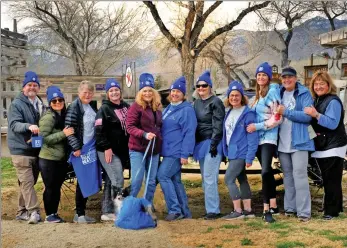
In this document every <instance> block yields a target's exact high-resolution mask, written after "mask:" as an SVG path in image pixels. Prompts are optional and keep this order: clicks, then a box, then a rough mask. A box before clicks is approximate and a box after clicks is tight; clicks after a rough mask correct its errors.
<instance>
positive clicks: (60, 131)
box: [39, 86, 74, 223]
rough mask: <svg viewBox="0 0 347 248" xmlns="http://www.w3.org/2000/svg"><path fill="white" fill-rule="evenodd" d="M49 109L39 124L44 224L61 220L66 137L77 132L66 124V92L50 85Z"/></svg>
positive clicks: (65, 170)
mask: <svg viewBox="0 0 347 248" xmlns="http://www.w3.org/2000/svg"><path fill="white" fill-rule="evenodd" d="M46 94H47V101H48V104H49V109H48V110H47V112H46V113H45V114H44V115H43V116H42V117H41V119H40V122H39V126H40V134H41V135H42V137H43V146H42V147H41V150H40V154H39V167H40V171H41V176H42V180H43V183H44V185H45V190H44V192H43V204H44V207H45V212H46V220H45V223H61V222H64V221H63V219H62V218H61V217H60V216H59V215H58V206H59V201H60V189H61V186H62V185H63V182H64V180H65V176H66V172H67V163H66V160H67V146H66V145H67V142H66V137H68V136H70V135H72V134H74V130H73V128H72V127H69V128H68V127H65V126H64V122H65V116H66V106H65V99H64V95H63V93H62V92H61V91H60V89H59V88H58V87H56V86H50V87H48V88H47V92H46Z"/></svg>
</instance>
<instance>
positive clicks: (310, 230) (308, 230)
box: [301, 227, 315, 232]
mask: <svg viewBox="0 0 347 248" xmlns="http://www.w3.org/2000/svg"><path fill="white" fill-rule="evenodd" d="M301 229H302V230H304V231H306V232H314V231H315V230H314V229H312V228H308V227H303V228H301Z"/></svg>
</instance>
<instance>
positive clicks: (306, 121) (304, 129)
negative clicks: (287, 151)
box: [280, 82, 315, 151]
mask: <svg viewBox="0 0 347 248" xmlns="http://www.w3.org/2000/svg"><path fill="white" fill-rule="evenodd" d="M280 90H281V99H282V98H283V93H284V91H285V90H286V89H285V88H284V87H283V86H281V89H280ZM294 99H295V101H296V103H295V109H294V110H289V109H286V110H285V112H284V113H283V116H284V117H286V118H288V119H289V120H291V121H292V148H293V149H296V150H299V151H314V150H315V149H314V143H313V139H310V136H309V132H308V127H309V126H310V122H311V119H312V117H311V116H309V115H307V114H305V113H304V108H305V107H310V106H313V99H312V96H311V93H310V91H309V90H308V89H307V88H306V87H305V86H303V85H302V84H300V83H299V82H296V85H295V91H294Z"/></svg>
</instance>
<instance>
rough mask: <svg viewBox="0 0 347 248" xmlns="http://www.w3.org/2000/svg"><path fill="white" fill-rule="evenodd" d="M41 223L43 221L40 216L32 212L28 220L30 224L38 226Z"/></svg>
mask: <svg viewBox="0 0 347 248" xmlns="http://www.w3.org/2000/svg"><path fill="white" fill-rule="evenodd" d="M39 221H41V216H40V214H39V213H38V212H36V211H34V212H32V213H31V215H30V218H29V220H28V224H37V223H38V222H39Z"/></svg>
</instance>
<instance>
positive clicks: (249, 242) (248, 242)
mask: <svg viewBox="0 0 347 248" xmlns="http://www.w3.org/2000/svg"><path fill="white" fill-rule="evenodd" d="M241 245H253V241H252V240H250V239H248V238H244V239H242V240H241Z"/></svg>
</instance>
